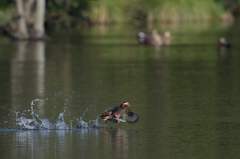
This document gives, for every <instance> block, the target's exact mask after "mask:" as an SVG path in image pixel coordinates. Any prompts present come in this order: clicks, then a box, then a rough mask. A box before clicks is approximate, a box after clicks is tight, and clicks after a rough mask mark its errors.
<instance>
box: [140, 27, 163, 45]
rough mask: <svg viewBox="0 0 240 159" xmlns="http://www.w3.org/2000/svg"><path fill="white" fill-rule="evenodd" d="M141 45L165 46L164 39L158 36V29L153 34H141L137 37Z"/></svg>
mask: <svg viewBox="0 0 240 159" xmlns="http://www.w3.org/2000/svg"><path fill="white" fill-rule="evenodd" d="M137 38H138V41H139V43H140V44H145V45H153V46H160V45H162V44H163V39H162V38H161V36H160V35H159V34H158V32H157V30H156V29H153V30H152V32H151V33H149V34H147V33H144V32H139V33H138V35H137Z"/></svg>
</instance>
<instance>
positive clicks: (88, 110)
mask: <svg viewBox="0 0 240 159" xmlns="http://www.w3.org/2000/svg"><path fill="white" fill-rule="evenodd" d="M238 28H239V27H238V26H237V25H233V26H229V27H225V26H220V25H213V26H202V27H200V26H192V27H191V26H185V27H184V26H181V27H180V26H179V27H161V28H159V30H160V31H161V32H163V31H165V30H167V29H168V30H170V31H171V32H172V35H173V40H172V44H171V45H170V46H162V47H160V48H155V47H148V46H139V44H138V43H137V41H136V38H135V37H136V34H137V32H138V31H142V30H143V31H146V30H148V29H146V28H136V27H132V26H131V27H129V26H127V27H113V28H100V29H99V28H92V29H89V30H77V31H74V32H73V31H66V32H61V33H60V32H54V33H51V36H52V37H53V41H51V42H47V43H43V42H12V41H10V40H8V39H5V38H3V37H1V38H0V83H1V89H0V96H1V98H0V142H1V144H0V154H1V156H2V157H1V158H94V159H95V158H149V157H151V158H239V157H240V155H239V153H238V151H239V148H240V144H239V141H240V138H239V133H240V129H239V128H240V123H239V121H240V117H239V113H240V107H239V106H240V100H239V99H240V91H239V90H240V89H239V88H240V82H239V81H240V74H239V68H240V54H239V50H240V46H239V45H238V41H239V39H238V38H239V36H237V35H239V29H238ZM220 36H224V37H226V38H227V39H228V40H230V41H231V42H232V44H233V47H232V48H230V49H219V48H218V47H217V41H218V38H219V37H220ZM34 99H42V100H44V102H43V103H38V104H37V105H35V106H34V116H33V115H32V114H31V113H32V110H31V102H32V100H34ZM123 101H128V102H129V103H130V104H131V105H132V107H131V110H132V111H134V112H136V113H138V114H139V115H140V120H139V121H138V122H137V123H136V124H128V123H120V124H115V123H110V124H109V125H108V126H107V127H106V128H101V127H99V128H92V127H91V126H90V127H86V128H76V126H77V124H78V123H79V121H80V119H82V120H83V121H84V122H86V123H88V124H89V125H92V124H93V123H94V122H95V120H96V117H97V116H98V115H100V114H101V113H102V112H103V111H104V110H105V109H106V108H108V107H110V106H117V105H119V104H120V103H121V102H123ZM16 112H17V113H16ZM63 112H64V122H65V124H66V126H67V130H62V129H57V130H56V129H55V127H54V129H41V130H25V129H20V126H19V125H18V124H17V122H16V120H17V119H18V118H20V117H25V118H27V119H33V117H34V118H36V120H37V121H38V122H39V123H40V122H41V121H40V120H39V119H48V120H49V122H51V123H52V124H56V123H57V121H58V119H59V115H60V114H61V113H63ZM16 114H17V115H16ZM99 124H100V125H104V123H103V122H102V121H100V120H99Z"/></svg>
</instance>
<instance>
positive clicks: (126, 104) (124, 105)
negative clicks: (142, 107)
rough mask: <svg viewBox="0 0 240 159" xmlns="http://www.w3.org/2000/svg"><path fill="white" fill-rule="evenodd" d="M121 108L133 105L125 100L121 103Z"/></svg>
mask: <svg viewBox="0 0 240 159" xmlns="http://www.w3.org/2000/svg"><path fill="white" fill-rule="evenodd" d="M120 107H121V108H127V107H131V105H130V104H129V103H128V102H123V103H122V104H121V105H120Z"/></svg>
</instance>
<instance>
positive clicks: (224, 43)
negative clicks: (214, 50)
mask: <svg viewBox="0 0 240 159" xmlns="http://www.w3.org/2000/svg"><path fill="white" fill-rule="evenodd" d="M219 47H227V48H229V47H231V44H230V43H229V42H227V40H226V39H225V38H223V37H221V38H220V39H219Z"/></svg>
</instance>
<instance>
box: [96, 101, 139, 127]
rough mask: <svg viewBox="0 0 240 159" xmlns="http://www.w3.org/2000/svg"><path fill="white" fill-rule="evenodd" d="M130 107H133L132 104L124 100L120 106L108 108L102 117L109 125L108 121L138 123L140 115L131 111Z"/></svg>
mask: <svg viewBox="0 0 240 159" xmlns="http://www.w3.org/2000/svg"><path fill="white" fill-rule="evenodd" d="M128 107H131V106H130V104H129V103H128V102H123V103H122V104H121V105H120V106H116V107H110V108H108V109H106V110H105V111H104V112H103V113H102V115H101V116H100V117H101V118H102V120H103V121H105V125H107V121H111V122H115V123H120V122H128V123H136V122H137V121H138V120H139V115H138V114H136V113H133V112H132V111H130V110H129V109H128Z"/></svg>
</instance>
